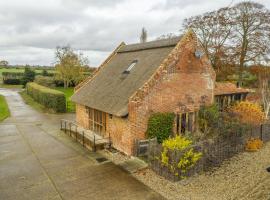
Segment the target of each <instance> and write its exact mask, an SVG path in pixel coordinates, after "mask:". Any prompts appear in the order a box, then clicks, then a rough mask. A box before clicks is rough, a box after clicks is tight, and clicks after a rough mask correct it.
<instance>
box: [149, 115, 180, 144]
mask: <svg viewBox="0 0 270 200" xmlns="http://www.w3.org/2000/svg"><path fill="white" fill-rule="evenodd" d="M174 118H175V115H174V113H155V114H152V115H151V116H150V118H149V120H148V127H147V131H146V134H147V136H148V138H155V137H156V138H157V141H158V142H159V143H162V142H163V140H166V139H168V138H169V137H170V136H171V135H172V133H173V123H174Z"/></svg>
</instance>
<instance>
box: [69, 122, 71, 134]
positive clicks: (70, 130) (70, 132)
mask: <svg viewBox="0 0 270 200" xmlns="http://www.w3.org/2000/svg"><path fill="white" fill-rule="evenodd" d="M69 136H71V123H69Z"/></svg>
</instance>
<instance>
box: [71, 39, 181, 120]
mask: <svg viewBox="0 0 270 200" xmlns="http://www.w3.org/2000/svg"><path fill="white" fill-rule="evenodd" d="M179 40H180V37H178V38H174V39H166V40H158V41H153V42H146V43H140V44H131V45H124V46H123V47H121V48H120V49H119V50H118V51H117V53H116V55H114V56H113V57H112V58H111V60H110V61H109V62H108V63H107V64H105V65H104V66H103V67H102V68H101V69H100V71H99V72H98V73H97V75H96V76H95V77H94V78H93V79H92V80H91V81H90V82H88V83H87V84H85V85H84V86H83V87H82V88H81V89H79V90H78V91H77V92H76V93H75V94H74V95H73V96H72V98H71V99H72V101H74V102H76V103H78V104H81V105H86V106H88V107H91V108H94V109H97V110H100V111H103V112H106V113H110V114H113V115H116V116H125V115H127V114H128V99H129V97H130V96H131V95H132V94H133V93H134V92H136V91H137V90H138V89H139V88H140V87H142V86H143V85H144V83H145V82H146V81H147V80H148V79H149V78H150V77H151V76H152V75H153V73H154V72H155V71H156V70H157V68H158V67H159V66H160V64H161V63H162V61H163V60H164V59H165V58H166V57H167V56H168V55H169V53H170V52H171V51H172V50H173V48H174V47H175V46H176V44H177V43H178V42H179ZM135 60H137V64H136V65H135V66H134V67H133V68H132V70H131V71H130V73H123V72H124V71H125V70H126V69H127V68H128V67H129V66H130V64H131V63H132V62H133V61H135Z"/></svg>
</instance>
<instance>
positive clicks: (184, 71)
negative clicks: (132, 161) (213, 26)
mask: <svg viewBox="0 0 270 200" xmlns="http://www.w3.org/2000/svg"><path fill="white" fill-rule="evenodd" d="M198 48H200V47H198V45H197V39H196V37H195V36H194V34H193V33H192V32H189V33H188V34H186V35H185V36H184V38H183V39H182V40H181V41H180V43H179V44H178V45H177V46H176V48H175V49H174V50H173V52H172V53H171V54H170V55H169V56H168V58H167V59H166V60H165V61H164V62H163V63H162V64H161V66H160V68H159V69H158V70H157V72H156V73H155V74H154V75H153V76H152V78H151V79H150V80H149V81H148V82H147V83H146V84H145V85H144V86H143V87H142V88H141V89H140V90H139V91H137V92H136V93H135V94H134V95H133V96H132V97H131V98H130V100H129V106H128V107H129V108H128V109H129V116H128V118H119V117H116V116H113V118H112V119H111V118H110V117H109V116H108V115H107V130H106V132H107V136H108V135H109V134H110V136H111V138H112V142H113V146H114V147H115V148H117V149H118V150H120V151H122V152H125V153H126V154H128V155H131V154H132V153H133V147H134V141H135V139H144V138H145V131H146V129H147V122H148V118H149V116H150V115H151V113H154V112H175V113H177V112H188V111H193V110H197V109H198V108H199V106H200V105H201V104H202V103H206V104H211V103H213V98H214V95H213V89H214V83H215V72H214V70H213V69H212V67H211V65H210V62H209V60H208V59H207V57H206V56H205V55H204V56H203V57H202V58H201V59H198V58H196V57H195V55H194V52H195V50H196V49H198ZM77 122H78V123H79V124H81V125H82V126H84V127H87V123H88V122H87V115H86V112H85V109H84V106H80V105H77Z"/></svg>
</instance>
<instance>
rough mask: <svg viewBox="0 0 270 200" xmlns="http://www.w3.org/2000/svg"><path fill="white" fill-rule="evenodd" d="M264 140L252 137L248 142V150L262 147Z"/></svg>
mask: <svg viewBox="0 0 270 200" xmlns="http://www.w3.org/2000/svg"><path fill="white" fill-rule="evenodd" d="M262 145H263V141H261V140H260V139H255V138H251V139H249V140H248V141H247V143H246V150H247V151H257V150H259V149H261V148H262Z"/></svg>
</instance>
